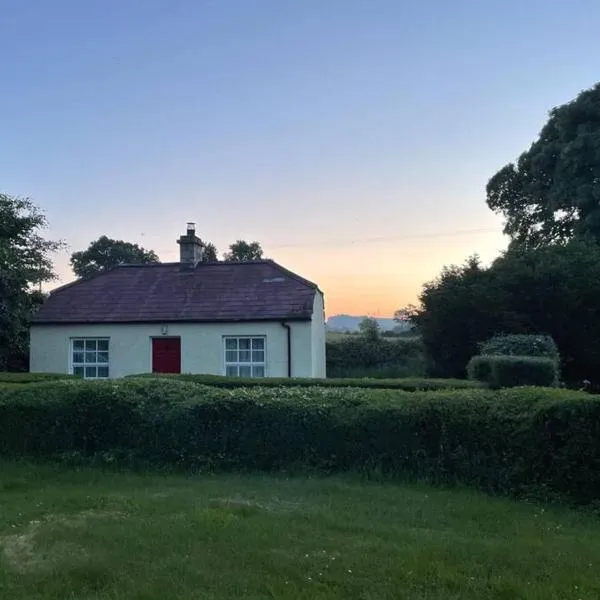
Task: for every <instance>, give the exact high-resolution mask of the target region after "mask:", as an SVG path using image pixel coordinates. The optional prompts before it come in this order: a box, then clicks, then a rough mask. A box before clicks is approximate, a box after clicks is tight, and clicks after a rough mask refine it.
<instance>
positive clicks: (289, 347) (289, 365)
mask: <svg viewBox="0 0 600 600" xmlns="http://www.w3.org/2000/svg"><path fill="white" fill-rule="evenodd" d="M281 326H282V327H285V328H286V329H287V376H288V377H291V376H292V328H291V326H290V325H289V324H288V323H286V322H285V321H282V322H281Z"/></svg>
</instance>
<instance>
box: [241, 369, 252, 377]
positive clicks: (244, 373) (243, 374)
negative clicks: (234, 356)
mask: <svg viewBox="0 0 600 600" xmlns="http://www.w3.org/2000/svg"><path fill="white" fill-rule="evenodd" d="M240 377H252V367H240Z"/></svg>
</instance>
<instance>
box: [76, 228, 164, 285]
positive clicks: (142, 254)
mask: <svg viewBox="0 0 600 600" xmlns="http://www.w3.org/2000/svg"><path fill="white" fill-rule="evenodd" d="M157 262H159V259H158V256H157V255H156V253H155V252H154V251H153V250H146V249H144V248H142V247H141V246H138V245H137V244H132V243H130V242H124V241H122V240H112V239H110V238H108V237H106V236H105V235H103V236H101V237H99V238H98V239H97V240H96V241H94V242H92V243H91V244H90V245H89V246H88V247H87V250H82V251H80V252H74V253H73V254H72V255H71V267H72V268H73V272H74V273H75V275H77V277H79V278H80V279H89V278H90V277H94V276H95V275H98V274H100V273H102V272H103V271H107V270H108V269H113V268H114V267H118V266H119V265H124V264H135V265H138V264H139V265H142V264H151V263H157Z"/></svg>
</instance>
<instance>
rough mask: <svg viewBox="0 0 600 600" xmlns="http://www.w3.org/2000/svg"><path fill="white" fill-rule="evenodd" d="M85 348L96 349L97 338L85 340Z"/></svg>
mask: <svg viewBox="0 0 600 600" xmlns="http://www.w3.org/2000/svg"><path fill="white" fill-rule="evenodd" d="M85 349H86V350H95V349H96V340H85Z"/></svg>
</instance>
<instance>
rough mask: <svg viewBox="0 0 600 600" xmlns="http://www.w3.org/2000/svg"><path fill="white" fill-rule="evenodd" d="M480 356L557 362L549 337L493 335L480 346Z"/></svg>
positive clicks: (557, 357)
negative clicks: (539, 358) (539, 357)
mask: <svg viewBox="0 0 600 600" xmlns="http://www.w3.org/2000/svg"><path fill="white" fill-rule="evenodd" d="M481 354H502V355H505V356H542V357H545V358H551V359H552V360H555V361H558V360H559V359H560V356H559V353H558V348H557V347H556V343H555V342H554V340H553V339H552V337H551V336H549V335H519V334H512V335H511V334H509V335H495V336H494V337H492V338H491V339H489V340H488V341H487V342H484V343H483V344H481Z"/></svg>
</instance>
